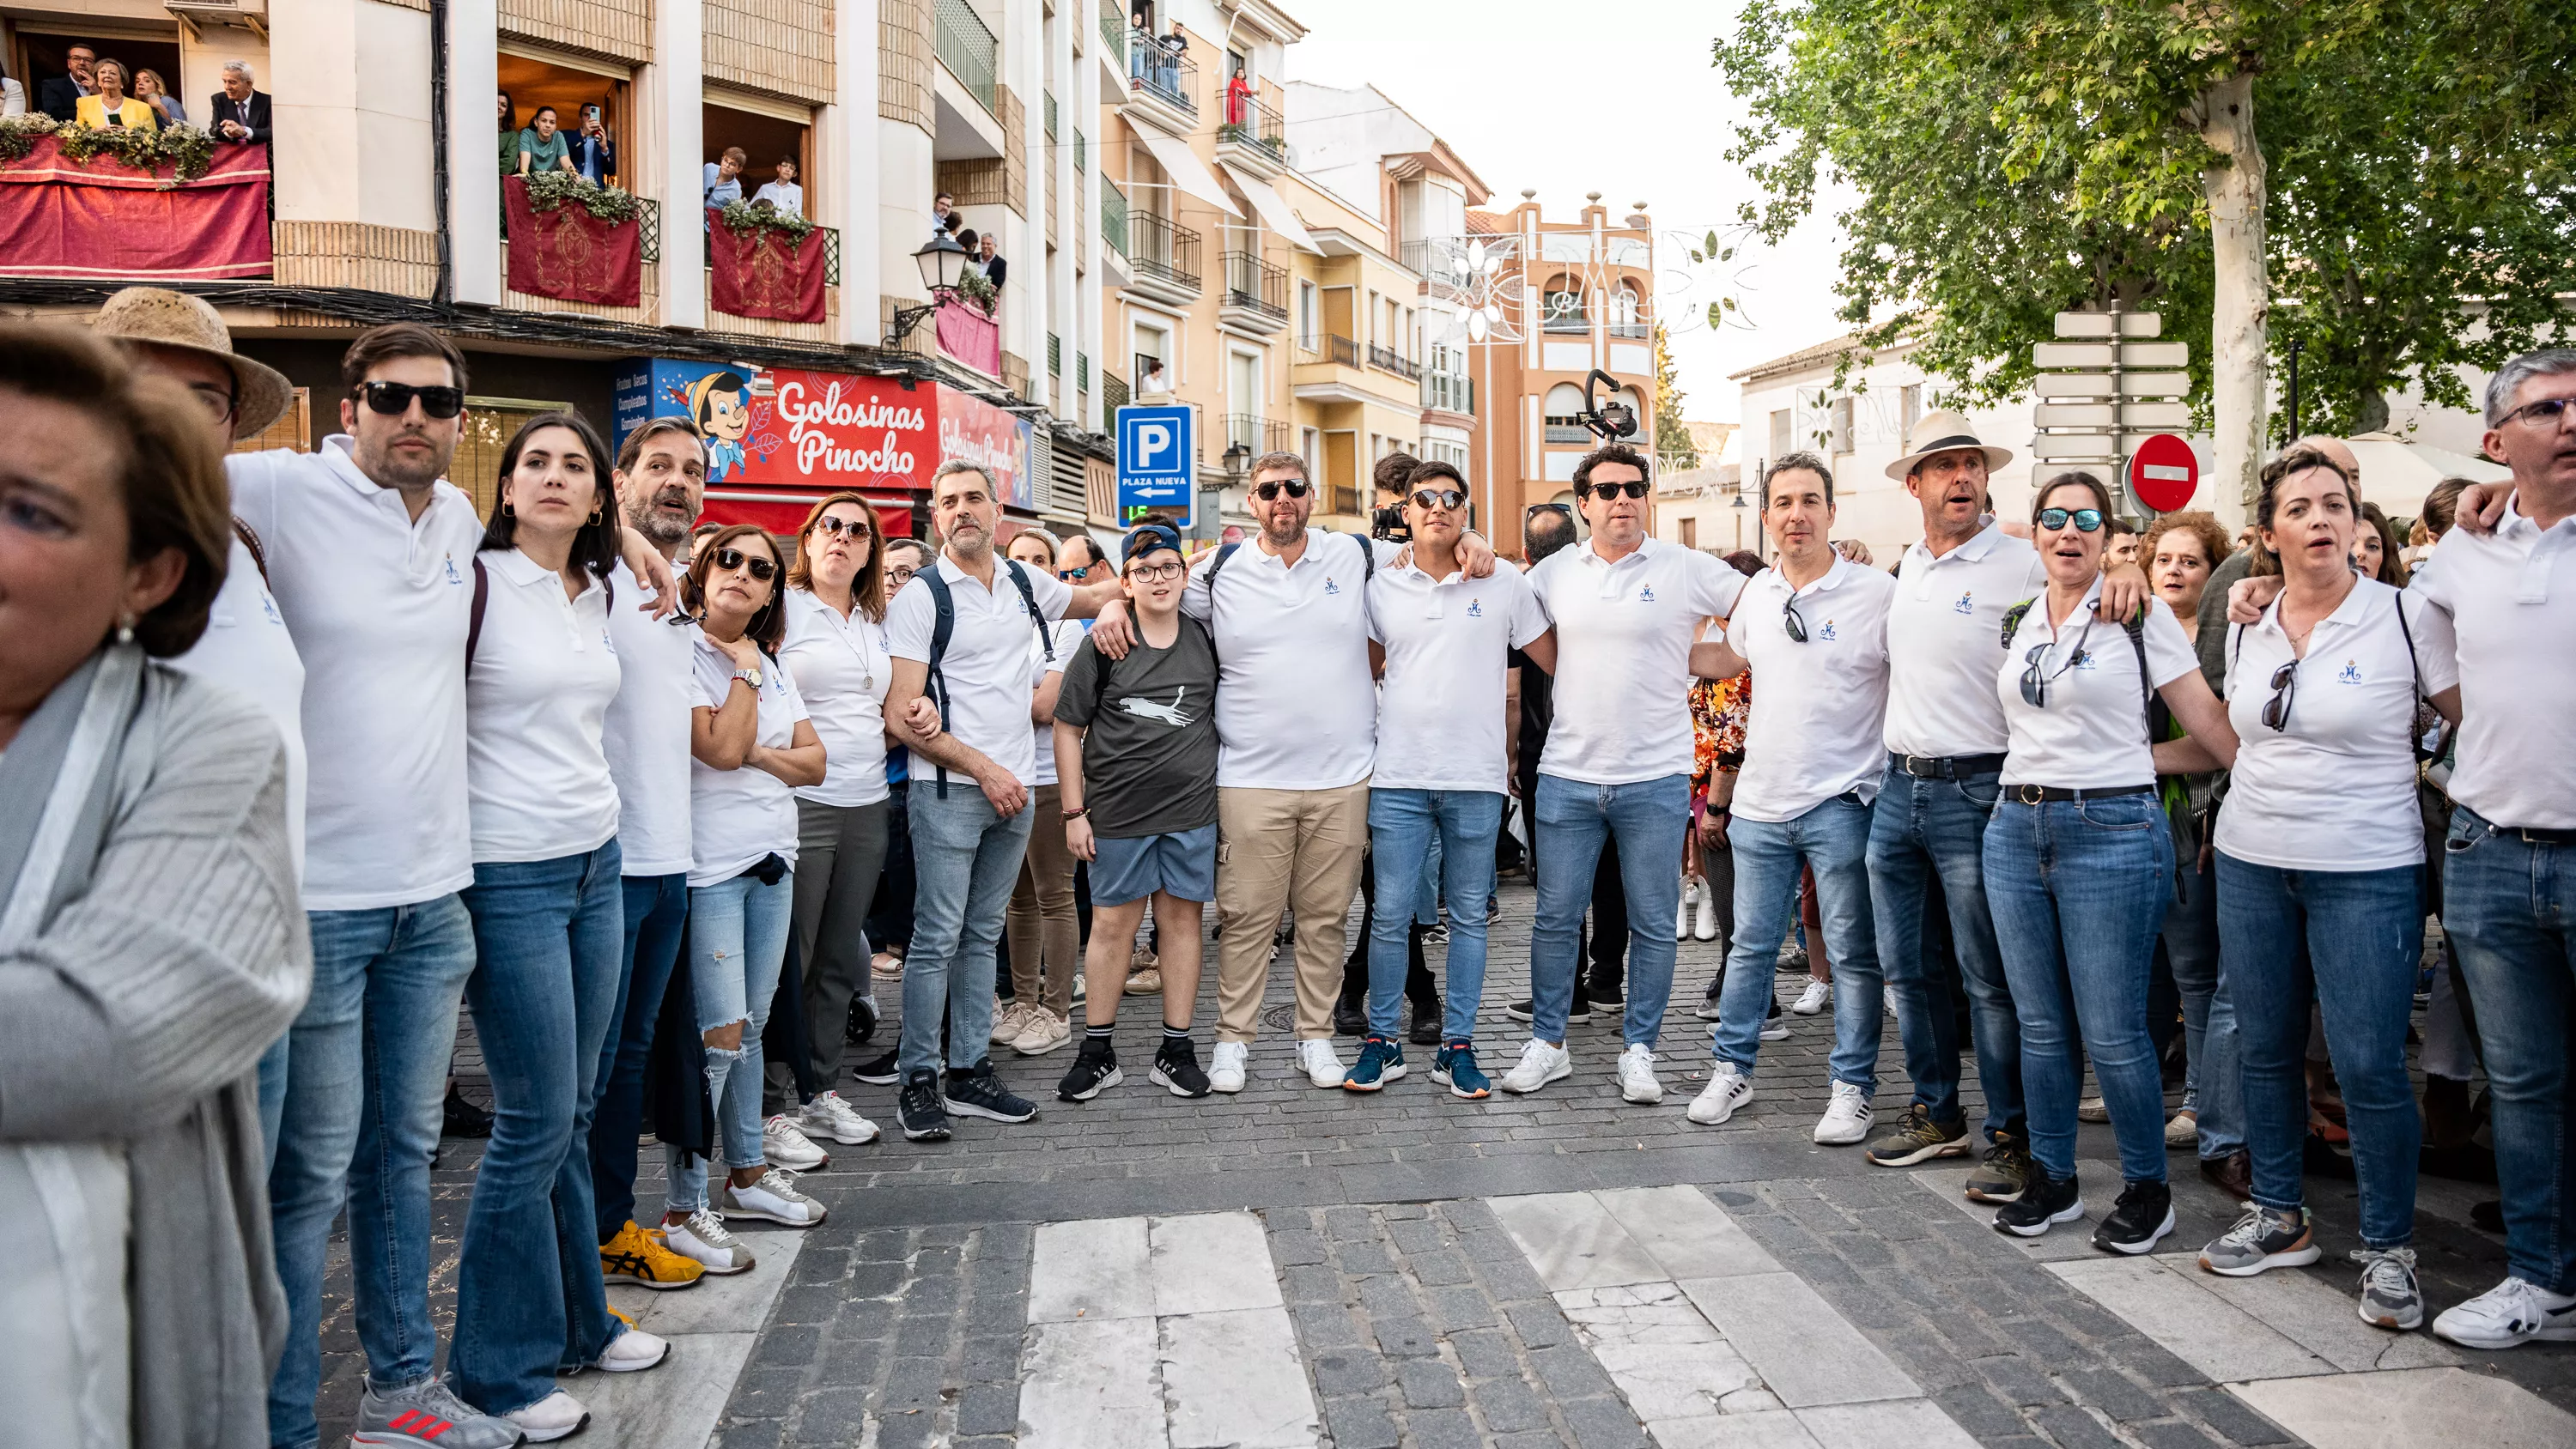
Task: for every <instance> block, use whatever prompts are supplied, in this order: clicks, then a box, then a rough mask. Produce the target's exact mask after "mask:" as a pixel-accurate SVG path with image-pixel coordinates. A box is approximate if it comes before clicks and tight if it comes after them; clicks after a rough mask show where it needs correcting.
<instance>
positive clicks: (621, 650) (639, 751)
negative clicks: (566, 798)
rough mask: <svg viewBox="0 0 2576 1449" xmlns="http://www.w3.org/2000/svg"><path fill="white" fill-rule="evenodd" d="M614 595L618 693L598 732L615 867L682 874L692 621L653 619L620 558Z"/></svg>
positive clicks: (692, 690)
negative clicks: (612, 802)
mask: <svg viewBox="0 0 2576 1449" xmlns="http://www.w3.org/2000/svg"><path fill="white" fill-rule="evenodd" d="M608 579H609V582H610V583H611V584H612V585H614V586H615V587H614V590H613V592H614V593H615V594H616V595H617V597H616V599H615V601H614V602H613V603H612V604H611V606H610V608H609V610H608V638H609V642H610V643H611V644H613V645H614V646H615V647H616V649H617V664H618V680H617V697H616V698H614V699H612V700H610V701H609V702H608V713H607V714H606V715H605V716H604V717H603V719H602V721H601V739H602V742H603V744H604V746H605V748H606V750H607V753H608V773H609V777H610V778H611V779H613V780H615V781H616V782H617V853H618V856H619V857H620V860H621V864H620V865H619V867H618V869H619V870H620V871H621V872H622V873H624V874H626V875H631V876H654V875H684V874H686V873H687V872H688V869H689V865H690V862H691V860H692V854H691V850H690V844H689V765H690V760H689V711H690V709H691V707H693V706H694V705H696V704H697V702H698V685H697V680H696V677H695V671H696V669H697V660H698V626H697V625H696V624H694V623H691V622H690V621H689V620H688V619H687V618H686V617H685V616H684V615H682V614H680V613H678V612H676V611H675V612H673V613H672V614H670V615H669V616H667V617H665V618H660V619H656V618H654V617H653V616H652V615H650V614H648V613H645V612H644V611H643V610H642V609H639V608H637V607H636V605H638V604H641V603H643V602H644V601H645V600H646V599H649V598H651V597H652V591H651V590H649V589H647V588H645V587H644V585H643V584H642V583H641V582H639V581H638V580H637V579H636V577H635V575H634V574H633V573H631V572H629V571H628V570H627V567H626V565H625V564H623V563H620V564H619V565H618V566H617V567H616V568H615V569H614V570H612V571H611V572H610V574H609V576H608Z"/></svg>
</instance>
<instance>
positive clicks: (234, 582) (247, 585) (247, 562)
mask: <svg viewBox="0 0 2576 1449" xmlns="http://www.w3.org/2000/svg"><path fill="white" fill-rule="evenodd" d="M168 663H169V665H170V667H171V668H173V669H178V670H184V671H185V672H187V673H189V674H193V675H195V676H197V677H198V678H199V679H203V680H206V681H208V682H209V683H213V684H220V685H223V686H224V687H225V688H227V689H233V690H238V691H239V692H241V693H242V694H243V695H246V696H248V697H249V698H250V700H251V701H252V702H253V703H255V704H257V705H258V706H259V708H260V712H261V713H263V714H265V715H267V716H268V717H269V719H270V720H272V721H274V722H275V723H276V725H277V732H278V734H279V735H280V736H282V737H283V738H284V739H285V741H286V844H287V849H288V850H289V851H290V852H291V853H292V854H293V856H294V859H295V873H296V875H297V877H298V878H299V879H300V878H302V876H303V874H304V661H303V660H302V659H301V658H299V657H297V655H296V653H295V640H294V638H293V636H291V635H289V634H288V633H287V632H286V616H285V615H283V614H281V613H279V612H278V611H277V600H276V599H275V598H273V597H271V596H270V594H269V592H268V584H267V583H266V581H264V580H262V579H261V578H260V576H259V560H258V559H256V558H253V557H252V556H251V552H250V549H249V548H248V547H246V546H244V544H243V543H242V541H241V540H240V539H238V538H236V539H234V540H233V551H232V559H231V561H230V562H229V563H228V564H226V565H225V573H224V586H223V589H222V590H221V591H220V592H218V593H217V594H216V595H215V606H214V608H213V610H212V611H211V612H209V613H208V614H207V615H206V632H205V633H204V634H202V635H200V636H199V637H198V639H197V642H196V644H195V646H194V647H192V648H191V649H189V651H188V652H187V653H185V654H182V655H180V656H179V657H178V658H176V659H172V660H170V661H168Z"/></svg>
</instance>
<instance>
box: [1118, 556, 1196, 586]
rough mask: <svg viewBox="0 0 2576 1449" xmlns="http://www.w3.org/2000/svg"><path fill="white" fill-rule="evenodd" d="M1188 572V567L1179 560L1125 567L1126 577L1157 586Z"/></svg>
mask: <svg viewBox="0 0 2576 1449" xmlns="http://www.w3.org/2000/svg"><path fill="white" fill-rule="evenodd" d="M1189 571H1190V566H1189V565H1188V564H1186V563H1184V562H1182V561H1181V560H1179V559H1174V560H1172V561H1171V562H1170V563H1158V564H1129V565H1128V566H1127V577H1129V578H1131V579H1135V580H1137V581H1139V582H1141V583H1148V584H1159V583H1165V582H1168V581H1169V580H1172V579H1177V578H1179V577H1180V576H1181V575H1183V574H1186V573H1188V572H1189Z"/></svg>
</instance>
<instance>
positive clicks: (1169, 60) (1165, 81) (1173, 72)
mask: <svg viewBox="0 0 2576 1449" xmlns="http://www.w3.org/2000/svg"><path fill="white" fill-rule="evenodd" d="M1127 79H1128V82H1129V88H1130V89H1133V90H1140V91H1144V92H1146V93H1147V94H1149V95H1152V96H1155V97H1157V98H1158V99H1160V100H1163V101H1165V102H1167V103H1169V104H1171V105H1175V106H1178V107H1180V108H1181V109H1182V110H1184V111H1187V112H1189V113H1190V114H1191V115H1193V116H1195V115H1197V114H1198V113H1199V103H1198V102H1196V101H1194V100H1192V99H1190V97H1192V96H1194V95H1196V94H1198V89H1199V65H1198V62H1197V61H1194V60H1192V59H1190V58H1189V56H1188V55H1186V54H1182V55H1174V54H1173V53H1172V52H1170V51H1168V50H1165V49H1164V48H1163V46H1162V42H1160V41H1158V40H1156V39H1155V38H1154V37H1153V36H1152V35H1150V34H1148V33H1146V32H1145V31H1142V30H1134V31H1130V32H1128V35H1127Z"/></svg>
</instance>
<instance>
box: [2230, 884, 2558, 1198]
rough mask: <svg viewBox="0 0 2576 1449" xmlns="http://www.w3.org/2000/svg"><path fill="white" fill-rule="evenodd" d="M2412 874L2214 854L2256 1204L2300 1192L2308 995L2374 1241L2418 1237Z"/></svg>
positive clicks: (2417, 945)
mask: <svg viewBox="0 0 2576 1449" xmlns="http://www.w3.org/2000/svg"><path fill="white" fill-rule="evenodd" d="M2421 874H2422V870H2421V868H2420V867H2417V866H2411V865H2409V866H2399V867H2396V868H2395V869H2391V870H2347V871H2335V870H2280V869H2277V868H2275V867H2272V866H2268V865H2255V864H2253V863H2251V862H2249V861H2242V860H2238V859H2237V858H2235V857H2234V856H2232V855H2225V854H2222V855H2220V856H2219V857H2218V925H2219V940H2220V941H2221V942H2223V943H2224V946H2223V949H2224V951H2225V953H2226V959H2227V964H2226V968H2225V970H2226V974H2227V982H2228V988H2229V995H2230V996H2231V997H2232V998H2233V999H2234V1002H2235V1006H2236V1030H2237V1040H2238V1049H2239V1051H2240V1052H2241V1054H2242V1056H2243V1060H2244V1070H2245V1138H2246V1146H2247V1148H2248V1149H2249V1150H2250V1153H2251V1156H2252V1159H2253V1167H2254V1200H2255V1201H2256V1202H2258V1203H2261V1204H2262V1205H2263V1206H2265V1207H2268V1208H2295V1207H2299V1206H2301V1205H2302V1204H2303V1203H2304V1202H2305V1198H2304V1197H2303V1196H2302V1195H2301V1193H2300V1174H2301V1172H2302V1171H2303V1170H2304V1169H2303V1167H2302V1163H2303V1160H2304V1155H2305V1149H2306V1143H2307V1137H2308V1074H2307V1054H2308V1051H2307V1048H2308V1001H2309V997H2310V994H2311V993H2312V992H2313V994H2314V996H2315V999H2316V1003H2317V1005H2318V1007H2319V1008H2320V1009H2321V1010H2322V1011H2323V1012H2324V1013H2325V1023H2326V1048H2327V1050H2329V1051H2331V1052H2332V1053H2333V1054H2334V1069H2335V1080H2336V1081H2337V1082H2339V1083H2341V1084H2342V1085H2343V1103H2344V1112H2345V1115H2346V1121H2347V1123H2348V1124H2349V1125H2350V1126H2351V1128H2352V1165H2353V1176H2354V1177H2355V1178H2356V1179H2357V1182H2358V1186H2359V1187H2360V1189H2361V1240H2362V1242H2364V1243H2365V1244H2368V1245H2369V1246H2371V1247H2374V1248H2402V1247H2404V1246H2406V1245H2407V1244H2409V1243H2411V1242H2413V1241H2414V1240H2415V1157H2416V1152H2417V1150H2418V1149H2419V1148H2421V1147H2422V1146H2423V1139H2424V1124H2423V1120H2422V1119H2421V1118H2419V1117H2418V1116H2416V1113H2415V1089H2414V1086H2413V1085H2412V1084H2411V1083H2409V1082H2408V1081H2407V1079H2406V1027H2407V1024H2408V1022H2409V1020H2410V1019H2411V1018H2412V1017H2413V1015H2414V1012H2415V967H2416V963H2417V962H2418V961H2419V960H2420V959H2421V958H2422V956H2423V954H2424V907H2423V899H2422V895H2421V891H2422V886H2421V884H2420V881H2419V879H2418V878H2419V877H2420V876H2421ZM2303 943H2304V944H2305V945H2306V947H2307V950H2306V952H2304V953H2302V952H2301V951H2300V950H2299V947H2300V946H2301V945H2302V944H2303ZM2303 954H2304V957H2305V959H2304V960H2302V955H2303ZM2311 971H2313V973H2314V976H2313V979H2311V975H2310V973H2311ZM2561 1050H2564V1047H2563V1045H2562V1047H2561Z"/></svg>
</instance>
